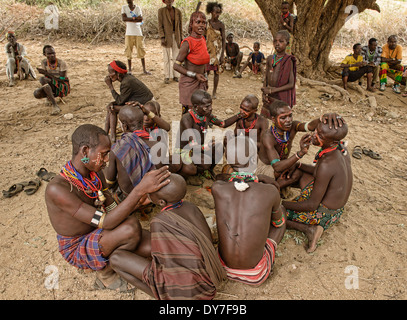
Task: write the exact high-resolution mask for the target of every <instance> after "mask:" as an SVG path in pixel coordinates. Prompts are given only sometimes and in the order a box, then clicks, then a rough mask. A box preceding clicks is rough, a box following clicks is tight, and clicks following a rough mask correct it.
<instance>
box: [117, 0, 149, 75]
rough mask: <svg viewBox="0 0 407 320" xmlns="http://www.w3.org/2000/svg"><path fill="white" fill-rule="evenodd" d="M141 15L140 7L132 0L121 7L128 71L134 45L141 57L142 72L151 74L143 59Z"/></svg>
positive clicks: (138, 56)
mask: <svg viewBox="0 0 407 320" xmlns="http://www.w3.org/2000/svg"><path fill="white" fill-rule="evenodd" d="M142 15H143V14H142V11H141V8H140V7H139V6H137V5H135V4H134V2H133V0H127V5H124V6H123V7H122V20H123V21H124V22H126V35H125V47H126V49H125V53H126V56H127V62H128V65H129V72H131V58H132V55H133V47H136V50H137V58H139V59H141V64H142V66H143V72H144V74H151V73H150V72H148V71H147V70H146V62H145V60H144V56H145V55H146V50H145V48H144V37H143V32H142V30H141V25H142V24H143V16H142Z"/></svg>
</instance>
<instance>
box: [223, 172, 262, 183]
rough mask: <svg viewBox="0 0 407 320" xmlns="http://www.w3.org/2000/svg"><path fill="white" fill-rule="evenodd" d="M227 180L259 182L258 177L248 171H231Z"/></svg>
mask: <svg viewBox="0 0 407 320" xmlns="http://www.w3.org/2000/svg"><path fill="white" fill-rule="evenodd" d="M228 181H229V182H259V178H258V177H257V176H256V175H255V174H254V173H250V172H232V173H231V174H230V178H229V180H228Z"/></svg>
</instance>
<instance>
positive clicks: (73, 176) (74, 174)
mask: <svg viewBox="0 0 407 320" xmlns="http://www.w3.org/2000/svg"><path fill="white" fill-rule="evenodd" d="M60 175H61V176H62V177H63V178H64V179H65V180H67V181H68V182H69V183H70V184H72V185H74V186H75V187H76V188H77V189H78V190H80V191H82V192H84V193H85V195H86V196H87V197H88V198H91V199H96V198H97V197H98V191H100V190H102V181H101V180H100V178H99V176H98V175H97V174H96V172H93V171H91V172H90V174H89V175H90V180H89V179H87V178H84V177H83V176H82V175H81V174H80V173H79V172H78V171H77V170H76V169H75V168H74V166H73V165H72V162H71V161H68V163H67V164H66V165H65V166H64V167H62V169H61V172H60Z"/></svg>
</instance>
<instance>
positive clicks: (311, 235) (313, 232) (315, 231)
mask: <svg viewBox="0 0 407 320" xmlns="http://www.w3.org/2000/svg"><path fill="white" fill-rule="evenodd" d="M323 232H324V228H322V227H321V226H314V225H308V228H307V230H306V232H305V235H306V236H307V238H308V249H307V253H311V252H314V251H315V250H316V248H317V243H318V240H319V239H320V238H321V235H322V233H323Z"/></svg>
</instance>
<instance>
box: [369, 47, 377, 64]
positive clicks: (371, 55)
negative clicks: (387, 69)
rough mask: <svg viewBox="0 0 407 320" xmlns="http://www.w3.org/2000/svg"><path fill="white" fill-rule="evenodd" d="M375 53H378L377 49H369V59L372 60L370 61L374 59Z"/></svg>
mask: <svg viewBox="0 0 407 320" xmlns="http://www.w3.org/2000/svg"><path fill="white" fill-rule="evenodd" d="M375 53H376V51H370V50H368V52H367V58H368V61H370V62H372V61H373V58H374V56H375Z"/></svg>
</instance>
